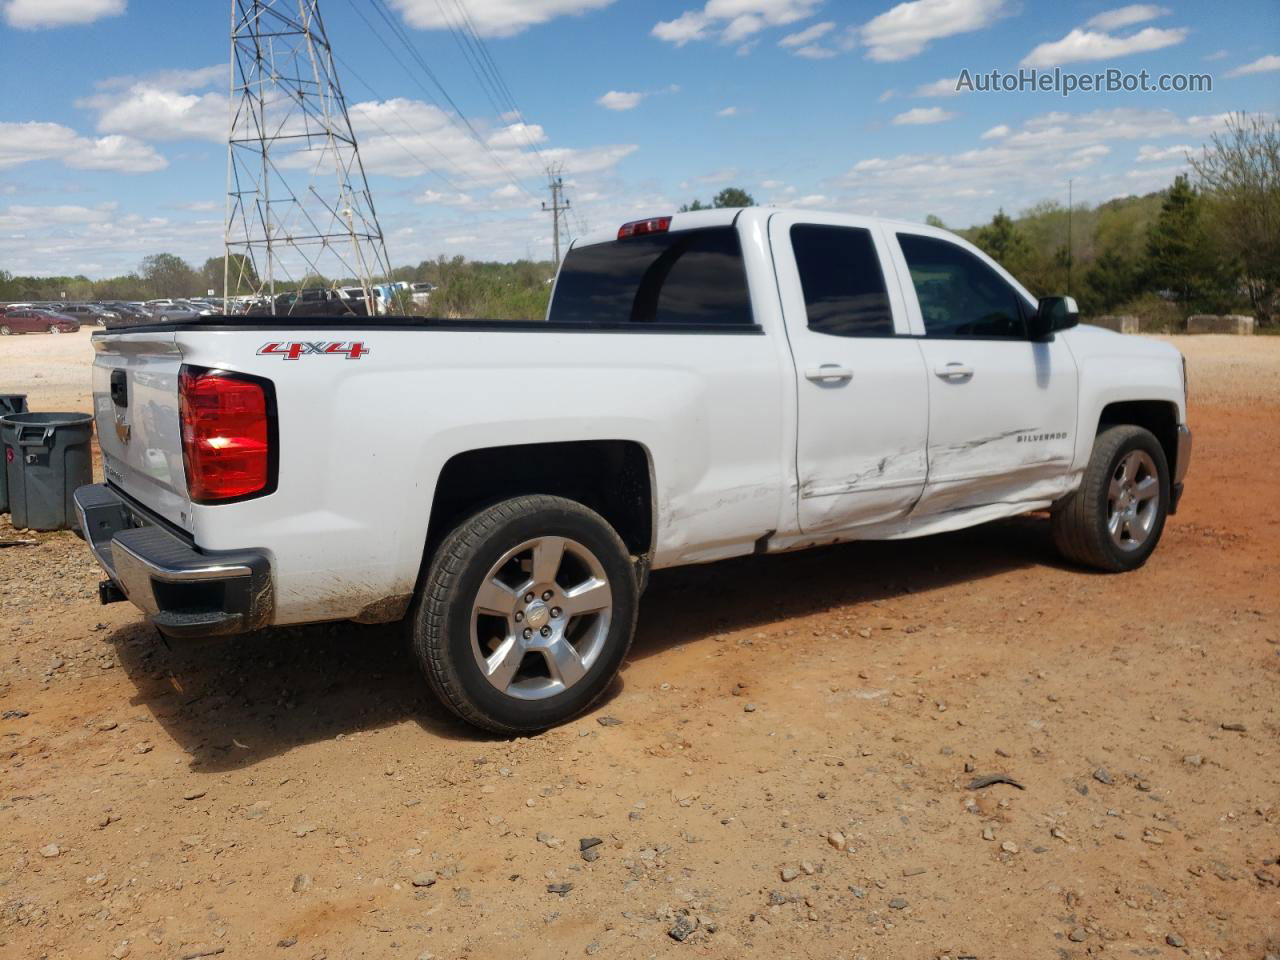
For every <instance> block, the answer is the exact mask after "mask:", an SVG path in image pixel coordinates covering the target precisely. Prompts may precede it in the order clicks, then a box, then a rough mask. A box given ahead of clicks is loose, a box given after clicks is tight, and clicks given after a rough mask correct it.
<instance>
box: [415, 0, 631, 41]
mask: <svg viewBox="0 0 1280 960" xmlns="http://www.w3.org/2000/svg"><path fill="white" fill-rule="evenodd" d="M389 2H390V4H391V6H392V7H394V8H395V9H396V10H397V11H398V12H399V13H400V14H401V15H402V16H403V17H404V19H405V22H406V23H407V24H409V26H411V27H417V28H418V29H420V30H441V29H448V28H449V26H450V25H451V24H452V23H453V22H455V21H456V19H457V15H456V13H454V12H451V11H450V8H449V5H448V4H442V3H439V2H437V0H389ZM612 2H613V0H468V3H467V6H466V11H467V13H468V14H470V17H471V22H472V23H473V24H475V28H476V32H477V33H479V34H482V35H483V36H486V37H509V36H512V35H514V34H517V33H521V32H523V31H525V30H527V29H529V28H530V27H533V26H537V25H538V24H541V23H546V22H547V21H548V20H553V19H555V18H556V17H562V16H567V15H572V14H582V13H588V12H590V11H592V10H601V9H603V8H604V7H607V6H609V4H611V3H612Z"/></svg>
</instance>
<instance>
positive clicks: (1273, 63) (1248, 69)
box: [1227, 53, 1280, 77]
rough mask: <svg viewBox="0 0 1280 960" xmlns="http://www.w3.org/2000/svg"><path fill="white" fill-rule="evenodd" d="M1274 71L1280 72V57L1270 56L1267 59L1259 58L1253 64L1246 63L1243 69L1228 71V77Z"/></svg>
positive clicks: (1237, 68)
mask: <svg viewBox="0 0 1280 960" xmlns="http://www.w3.org/2000/svg"><path fill="white" fill-rule="evenodd" d="M1273 70H1280V56H1277V55H1276V54H1274V53H1273V54H1269V55H1268V56H1265V57H1259V58H1258V59H1257V60H1255V61H1253V63H1246V64H1245V65H1244V66H1242V67H1236V68H1235V69H1234V70H1229V71H1227V76H1228V77H1243V76H1246V75H1248V74H1250V73H1270V72H1272V71H1273Z"/></svg>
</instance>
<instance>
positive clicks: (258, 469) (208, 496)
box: [178, 367, 271, 503]
mask: <svg viewBox="0 0 1280 960" xmlns="http://www.w3.org/2000/svg"><path fill="white" fill-rule="evenodd" d="M178 403H179V409H180V412H181V416H182V456H183V459H184V460H185V461H186V466H187V492H188V493H189V494H190V496H191V499H192V500H194V501H195V502H196V503H216V502H218V501H220V500H235V499H239V498H241V497H248V496H252V495H253V494H255V493H261V492H263V491H264V490H266V489H267V487H268V485H270V483H271V418H270V414H269V411H268V403H267V391H266V388H265V387H264V386H263V385H262V384H261V383H258V382H256V381H254V380H246V379H243V378H241V377H237V376H234V375H233V374H228V373H218V372H211V371H198V370H191V369H188V368H185V367H184V368H183V370H182V375H181V380H180V385H179V390H178Z"/></svg>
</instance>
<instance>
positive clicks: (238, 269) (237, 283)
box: [200, 253, 262, 297]
mask: <svg viewBox="0 0 1280 960" xmlns="http://www.w3.org/2000/svg"><path fill="white" fill-rule="evenodd" d="M225 262H226V258H225V257H210V258H209V259H208V260H206V261H205V262H204V266H203V267H201V268H200V283H202V284H203V285H204V288H205V289H206V290H212V291H214V296H218V297H220V296H222V288H223V285H224V283H225V284H226V286H228V287H229V290H228V291H227V292H228V293H229V294H230V295H231V296H233V297H240V296H248V295H249V294H251V293H254V292H255V291H257V290H258V289H259V287H261V285H262V283H261V281H260V280H259V279H258V271H257V269H256V268H255V267H254V265H253V261H252V260H251V259H250V258H249V257H247V256H245V255H244V254H243V253H233V254H232V255H231V270H230V272H229V273H226V274H225V276H224V270H223V264H224V263H225Z"/></svg>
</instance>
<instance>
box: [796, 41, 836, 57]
mask: <svg viewBox="0 0 1280 960" xmlns="http://www.w3.org/2000/svg"><path fill="white" fill-rule="evenodd" d="M796 56H797V57H804V58H805V59H806V60H830V59H831V58H832V57H834V56H838V54H837V53H836V51H834V50H832V49H831V48H830V47H823V46H819V45H818V44H816V43H811V44H809V45H808V46H807V47H801V48H800V49H799V50H797V51H796Z"/></svg>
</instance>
